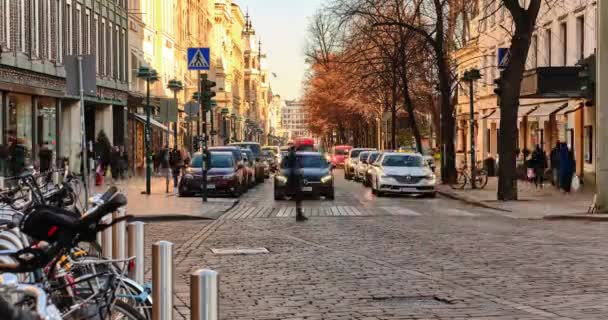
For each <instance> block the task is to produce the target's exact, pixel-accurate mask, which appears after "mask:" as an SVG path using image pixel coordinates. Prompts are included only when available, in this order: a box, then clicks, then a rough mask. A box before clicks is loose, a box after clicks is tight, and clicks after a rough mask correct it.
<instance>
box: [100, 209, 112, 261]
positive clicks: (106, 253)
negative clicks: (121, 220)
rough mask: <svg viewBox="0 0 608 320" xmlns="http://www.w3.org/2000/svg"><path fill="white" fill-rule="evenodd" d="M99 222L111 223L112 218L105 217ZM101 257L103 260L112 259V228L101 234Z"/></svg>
mask: <svg viewBox="0 0 608 320" xmlns="http://www.w3.org/2000/svg"><path fill="white" fill-rule="evenodd" d="M101 221H102V222H103V223H106V224H107V223H110V222H112V218H111V217H110V216H105V217H103V219H102V220H101ZM101 255H102V257H104V258H107V259H112V228H107V229H105V230H104V231H103V232H102V234H101Z"/></svg>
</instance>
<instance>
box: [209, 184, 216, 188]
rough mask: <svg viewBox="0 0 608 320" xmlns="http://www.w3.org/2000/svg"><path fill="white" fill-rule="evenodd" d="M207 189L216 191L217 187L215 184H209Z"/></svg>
mask: <svg viewBox="0 0 608 320" xmlns="http://www.w3.org/2000/svg"><path fill="white" fill-rule="evenodd" d="M207 189H215V185H214V184H208V185H207Z"/></svg>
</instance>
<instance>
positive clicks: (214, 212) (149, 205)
mask: <svg viewBox="0 0 608 320" xmlns="http://www.w3.org/2000/svg"><path fill="white" fill-rule="evenodd" d="M104 182H105V185H104V186H103V187H102V186H94V185H93V186H91V193H92V194H95V193H100V192H103V191H105V190H106V189H107V188H108V187H109V186H110V185H112V184H113V183H115V185H116V187H118V189H119V190H121V192H123V193H125V194H126V195H127V198H128V204H127V213H128V214H130V215H134V216H135V217H136V218H137V220H145V221H159V220H161V221H162V220H186V219H217V218H219V217H220V216H221V215H222V214H224V213H225V212H226V211H228V210H229V209H230V208H232V207H233V206H234V205H236V203H237V202H238V199H234V198H209V199H208V200H209V201H208V202H207V203H205V204H203V202H202V199H201V198H200V197H192V198H180V197H178V196H177V194H175V193H173V180H171V181H170V183H169V193H166V190H165V189H166V181H165V177H152V182H151V194H150V195H145V194H142V191H145V190H146V180H145V177H137V176H136V177H132V178H130V179H127V180H120V181H116V182H114V181H113V180H112V179H106V180H105V181H104Z"/></svg>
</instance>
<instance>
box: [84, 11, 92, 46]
mask: <svg viewBox="0 0 608 320" xmlns="http://www.w3.org/2000/svg"><path fill="white" fill-rule="evenodd" d="M83 30H84V43H85V44H84V50H85V53H86V54H91V31H90V30H91V10H89V9H86V10H85V19H84V28H83Z"/></svg>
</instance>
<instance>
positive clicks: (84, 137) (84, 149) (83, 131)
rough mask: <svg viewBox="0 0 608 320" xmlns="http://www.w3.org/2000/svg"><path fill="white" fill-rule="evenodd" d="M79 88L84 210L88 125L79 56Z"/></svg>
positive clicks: (86, 195)
mask: <svg viewBox="0 0 608 320" xmlns="http://www.w3.org/2000/svg"><path fill="white" fill-rule="evenodd" d="M78 86H79V90H80V130H81V134H82V136H81V138H80V140H81V141H80V142H81V148H82V157H81V159H80V160H81V161H82V183H83V185H84V199H85V201H84V208H85V210H86V209H88V207H89V157H88V152H87V134H86V132H87V131H86V127H85V126H86V124H85V121H84V84H83V81H82V56H78ZM57 116H59V115H57Z"/></svg>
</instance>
